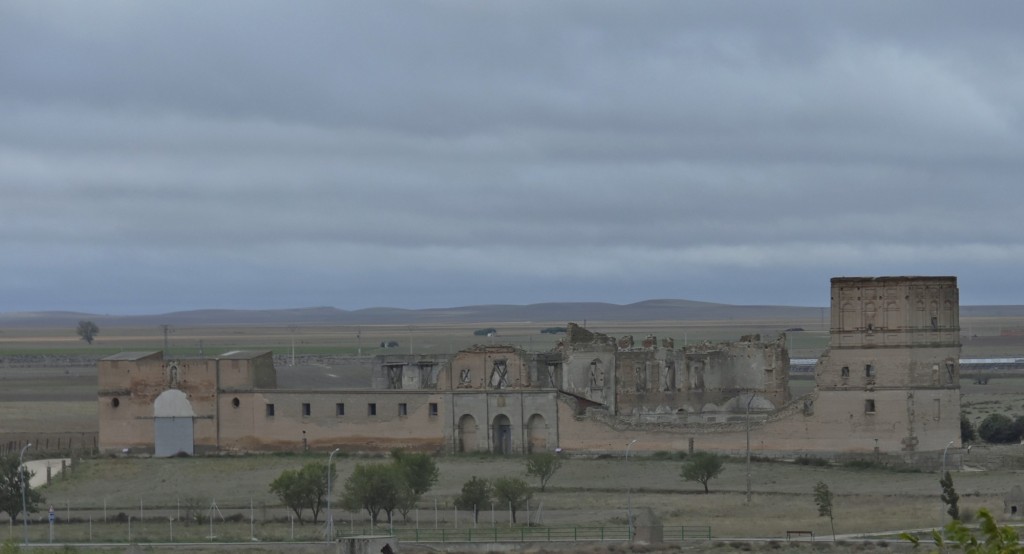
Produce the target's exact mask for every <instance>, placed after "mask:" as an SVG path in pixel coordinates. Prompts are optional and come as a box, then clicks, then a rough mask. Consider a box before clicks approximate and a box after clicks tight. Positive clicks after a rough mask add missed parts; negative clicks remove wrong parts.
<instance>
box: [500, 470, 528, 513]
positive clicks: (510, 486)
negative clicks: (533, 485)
mask: <svg viewBox="0 0 1024 554" xmlns="http://www.w3.org/2000/svg"><path fill="white" fill-rule="evenodd" d="M494 497H495V498H496V499H497V500H499V501H501V503H502V505H503V506H508V507H509V509H510V510H511V511H512V523H515V522H516V512H517V511H518V510H519V509H520V508H522V507H523V506H524V505H525V504H526V503H527V502H528V501H529V500H530V498H532V497H533V492H532V491H531V490H530V485H527V484H526V481H523V480H522V479H519V478H517V477H501V478H499V479H495V481H494Z"/></svg>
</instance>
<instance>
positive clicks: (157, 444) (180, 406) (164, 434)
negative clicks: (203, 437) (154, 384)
mask: <svg viewBox="0 0 1024 554" xmlns="http://www.w3.org/2000/svg"><path fill="white" fill-rule="evenodd" d="M195 417H196V414H195V412H193V411H192V404H191V403H190V402H189V401H188V396H187V395H186V394H185V393H184V392H181V391H180V390H178V389H168V390H165V391H164V392H162V393H160V396H158V397H156V400H154V401H153V435H154V438H155V440H154V445H153V447H154V448H153V455H155V456H174V455H175V454H178V453H179V452H184V453H185V454H188V455H192V454H195V442H194V440H193V430H192V421H193V420H194V419H195Z"/></svg>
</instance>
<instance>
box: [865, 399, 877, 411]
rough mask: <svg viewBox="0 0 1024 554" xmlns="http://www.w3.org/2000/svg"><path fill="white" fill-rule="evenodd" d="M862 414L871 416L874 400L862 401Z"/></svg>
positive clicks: (873, 409)
mask: <svg viewBox="0 0 1024 554" xmlns="http://www.w3.org/2000/svg"><path fill="white" fill-rule="evenodd" d="M864 413H866V414H873V413H875V399H874V398H868V399H866V400H864Z"/></svg>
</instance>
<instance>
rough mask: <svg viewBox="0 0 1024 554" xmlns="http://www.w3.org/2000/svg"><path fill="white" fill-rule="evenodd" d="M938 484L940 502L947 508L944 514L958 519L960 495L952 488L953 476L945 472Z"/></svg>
mask: <svg viewBox="0 0 1024 554" xmlns="http://www.w3.org/2000/svg"><path fill="white" fill-rule="evenodd" d="M939 484H940V485H942V502H943V503H944V504H946V505H947V506H949V508H948V509H947V510H946V513H947V514H949V517H951V518H953V519H960V506H959V502H960V495H959V494H957V493H956V489H955V488H953V475H952V474H951V473H950V472H948V471H947V472H946V474H945V475H943V476H942V479H939Z"/></svg>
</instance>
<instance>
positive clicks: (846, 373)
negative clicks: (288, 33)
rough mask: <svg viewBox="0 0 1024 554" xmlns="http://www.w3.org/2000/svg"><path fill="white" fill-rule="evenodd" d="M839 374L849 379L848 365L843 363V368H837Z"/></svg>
mask: <svg viewBox="0 0 1024 554" xmlns="http://www.w3.org/2000/svg"><path fill="white" fill-rule="evenodd" d="M839 375H840V376H841V377H842V378H843V379H849V378H850V368H849V367H848V366H845V365H844V366H843V369H840V370H839Z"/></svg>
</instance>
